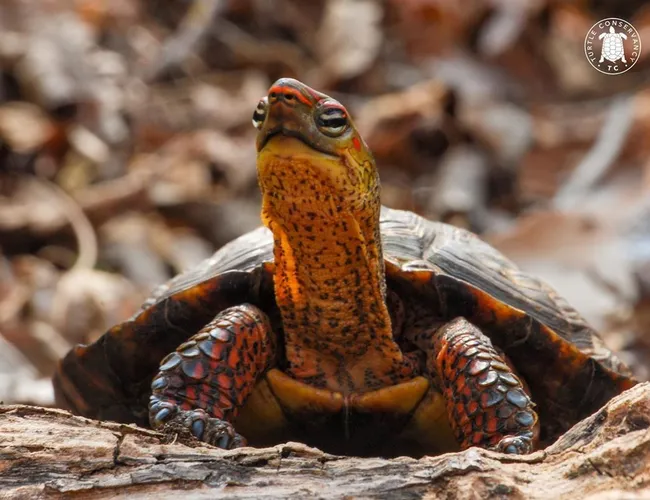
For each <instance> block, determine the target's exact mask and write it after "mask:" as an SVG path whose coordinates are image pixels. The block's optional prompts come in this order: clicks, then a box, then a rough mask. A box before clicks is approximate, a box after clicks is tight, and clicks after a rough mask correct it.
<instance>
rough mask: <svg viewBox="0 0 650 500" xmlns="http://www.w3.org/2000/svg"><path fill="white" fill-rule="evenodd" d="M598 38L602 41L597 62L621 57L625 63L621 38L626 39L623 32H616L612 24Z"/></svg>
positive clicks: (612, 60) (613, 60) (614, 60)
mask: <svg viewBox="0 0 650 500" xmlns="http://www.w3.org/2000/svg"><path fill="white" fill-rule="evenodd" d="M598 39H599V40H602V41H603V47H602V50H601V52H600V60H599V61H598V62H599V63H601V62H603V61H604V60H605V59H607V60H608V61H611V62H616V61H618V60H619V59H621V60H622V61H623V62H624V63H627V61H626V60H625V47H624V46H623V40H627V35H626V34H625V33H616V31H615V30H614V26H610V27H609V33H601V34H600V36H599V37H598Z"/></svg>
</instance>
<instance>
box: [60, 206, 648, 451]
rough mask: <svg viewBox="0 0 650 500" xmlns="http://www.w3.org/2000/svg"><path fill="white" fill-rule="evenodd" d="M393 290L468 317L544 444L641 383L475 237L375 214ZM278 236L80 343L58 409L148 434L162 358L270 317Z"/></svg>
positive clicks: (171, 286) (243, 244)
mask: <svg viewBox="0 0 650 500" xmlns="http://www.w3.org/2000/svg"><path fill="white" fill-rule="evenodd" d="M381 233H382V242H383V248H384V257H385V259H386V277H387V283H388V286H389V287H390V288H391V289H392V290H394V291H396V292H397V293H398V294H399V295H400V296H401V297H402V298H403V299H405V300H407V301H417V302H419V303H420V304H421V305H424V306H425V307H430V308H433V309H435V310H436V311H437V312H438V314H442V315H443V317H445V318H449V319H450V320H451V319H453V318H456V317H459V316H463V317H465V318H466V319H468V320H469V321H471V322H472V323H474V324H475V325H477V326H478V327H479V328H481V329H482V330H483V332H484V333H485V334H486V335H488V336H489V337H490V338H491V339H492V341H493V343H494V344H495V345H496V346H497V347H498V348H500V349H501V350H502V351H504V352H505V354H506V355H507V357H508V358H509V359H510V361H511V362H512V363H513V364H514V366H515V367H516V369H517V371H518V372H519V374H520V375H522V376H523V378H524V379H525V380H526V382H527V383H528V385H529V387H530V390H531V392H532V397H533V400H534V401H535V402H536V403H537V405H538V410H539V414H540V421H541V423H542V433H543V437H545V438H546V440H550V439H553V438H554V437H556V436H557V435H558V434H559V433H561V432H563V431H564V430H566V429H567V428H568V427H569V426H571V425H572V424H574V423H575V422H577V421H578V420H579V419H581V418H583V417H585V416H587V415H589V414H591V413H593V412H594V411H596V410H597V409H598V408H600V407H601V406H602V405H603V404H604V403H605V402H607V401H608V400H609V399H611V398H612V397H613V396H615V395H617V394H619V393H620V392H622V391H623V390H625V389H627V388H629V387H632V386H633V385H634V384H635V383H636V381H635V380H634V379H633V378H632V377H631V376H630V374H629V372H628V370H627V368H626V367H625V366H624V365H623V364H622V363H621V362H620V361H619V360H618V358H616V356H615V355H614V354H613V353H612V352H611V351H609V350H608V349H607V348H606V347H605V346H604V344H603V342H602V340H601V339H600V337H599V336H598V334H597V333H596V332H595V331H594V330H593V329H592V328H590V327H589V325H588V324H587V323H586V322H585V320H584V319H583V318H582V317H581V316H580V315H579V314H578V313H577V312H576V311H575V310H574V309H573V308H572V307H571V306H569V304H568V303H567V302H566V301H565V300H564V299H562V298H561V297H559V296H558V295H557V293H556V292H555V291H554V290H553V289H552V288H550V287H549V286H548V285H546V284H544V283H543V282H542V281H540V280H538V279H536V278H534V277H532V276H530V275H528V274H526V273H524V272H522V271H520V270H519V269H518V268H517V266H515V264H513V263H512V262H510V261H509V260H507V259H506V258H505V257H504V256H503V255H501V254H500V253H499V252H498V251H496V250H495V249H493V248H492V247H490V246H489V245H488V244H486V243H484V242H483V241H481V240H480V239H479V238H478V237H477V236H475V235H473V234H472V233H470V232H468V231H465V230H462V229H459V228H456V227H453V226H450V225H447V224H443V223H437V222H431V221H428V220H426V219H423V218H422V217H419V216H417V215H415V214H413V213H411V212H404V211H398V210H391V209H388V208H382V213H381ZM272 273H273V239H272V235H271V232H270V231H269V230H268V229H266V228H258V229H256V230H254V231H252V232H250V233H247V234H245V235H243V236H241V237H240V238H238V239H236V240H234V241H232V242H231V243H229V244H227V245H225V246H224V247H223V248H221V249H220V250H219V251H217V252H216V253H215V254H214V255H213V256H212V257H211V258H210V259H208V260H207V261H205V262H203V263H202V264H201V265H200V266H198V267H197V268H195V269H194V270H191V271H189V272H186V273H184V274H181V275H179V276H177V277H176V278H174V279H172V280H171V281H170V282H168V283H167V284H165V285H163V286H161V287H160V288H159V289H157V290H156V291H155V293H154V294H153V296H152V297H151V298H150V299H149V300H148V301H147V302H146V303H145V304H144V305H143V307H142V309H141V310H140V312H138V313H137V314H136V315H135V316H134V317H132V318H131V319H129V320H127V321H125V322H124V323H121V324H118V325H116V326H114V327H113V328H111V329H110V330H109V331H107V332H106V333H105V334H104V335H103V336H102V337H101V338H99V339H98V340H97V341H96V342H95V343H93V344H91V345H89V346H77V347H76V348H75V349H73V350H72V351H71V352H70V353H69V354H68V355H67V356H66V357H65V358H64V359H63V360H62V362H61V365H60V367H59V370H58V372H57V374H56V375H55V378H54V386H55V394H56V398H57V402H58V403H59V404H60V405H61V406H63V407H67V408H69V409H71V410H73V411H74V412H76V413H79V414H81V415H84V416H88V417H94V418H100V419H106V420H115V421H120V422H135V423H138V424H141V425H147V424H148V422H147V403H148V397H149V394H150V383H151V379H152V377H153V376H154V375H155V373H156V372H157V370H158V367H159V363H160V360H162V359H163V358H164V357H165V356H166V355H167V354H168V353H169V352H171V351H173V350H174V349H176V347H177V346H178V345H180V344H181V343H183V342H184V341H185V340H186V339H187V338H189V337H190V336H192V335H193V334H195V333H196V332H197V331H198V330H199V329H200V328H201V327H203V326H204V325H205V324H206V323H208V322H209V321H210V320H211V319H212V318H213V317H214V316H215V315H216V314H218V313H219V312H220V311H221V310H223V309H225V308H227V307H230V306H233V305H236V304H240V303H243V302H249V303H253V304H255V305H257V306H259V307H261V308H262V309H263V310H265V311H269V312H271V314H273V311H275V312H276V313H277V308H276V306H275V302H274V297H273V274H272Z"/></svg>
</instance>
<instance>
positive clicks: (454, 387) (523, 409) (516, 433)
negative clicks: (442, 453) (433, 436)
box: [415, 318, 539, 454]
mask: <svg viewBox="0 0 650 500" xmlns="http://www.w3.org/2000/svg"><path fill="white" fill-rule="evenodd" d="M415 340H416V342H417V344H418V345H419V346H420V347H421V348H424V349H425V351H427V357H428V361H427V363H428V365H429V369H430V370H431V372H432V374H434V375H436V376H437V378H438V380H439V381H440V384H441V389H442V391H443V394H444V396H445V399H446V404H447V413H448V417H449V421H450V423H451V426H452V428H453V430H454V433H455V435H456V439H457V440H458V442H459V443H460V446H461V448H462V449H466V448H469V447H470V446H480V447H482V448H491V449H495V450H497V451H501V452H504V453H512V454H524V453H530V452H532V451H533V449H534V447H535V445H536V444H537V439H538V435H539V424H538V419H537V413H536V412H535V410H534V409H533V407H534V403H533V402H532V401H531V400H530V398H529V396H528V394H526V391H525V389H524V386H523V384H522V382H521V380H520V379H519V377H518V376H517V375H516V374H515V373H514V372H513V371H512V369H511V368H510V367H509V366H508V364H507V363H506V361H505V359H504V358H503V356H502V355H501V354H500V353H499V352H498V351H497V350H496V349H495V348H494V346H493V345H492V341H491V340H490V339H489V338H488V337H487V336H486V335H484V334H483V333H482V332H481V331H480V330H479V329H478V328H477V327H475V326H474V325H472V324H471V323H469V322H468V321H467V320H465V319H464V318H456V319H455V320H453V321H451V322H449V323H446V324H445V325H443V326H441V327H440V328H438V329H436V330H434V331H432V332H429V333H428V334H425V335H419V336H417V338H416V339H415ZM423 344H425V345H428V349H427V348H426V347H425V346H424V345H423Z"/></svg>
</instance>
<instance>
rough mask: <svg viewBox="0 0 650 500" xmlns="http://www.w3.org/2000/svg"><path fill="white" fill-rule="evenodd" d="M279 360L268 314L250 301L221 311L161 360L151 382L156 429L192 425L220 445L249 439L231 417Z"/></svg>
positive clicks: (230, 445)
mask: <svg viewBox="0 0 650 500" xmlns="http://www.w3.org/2000/svg"><path fill="white" fill-rule="evenodd" d="M274 359H275V337H274V336H273V332H272V331H271V325H270V322H269V319H268V317H267V316H266V314H265V313H264V312H262V311H261V310H260V309H259V308H257V307H255V306H253V305H251V304H243V305H240V306H235V307H231V308H229V309H226V310H224V311H222V312H221V313H220V314H218V315H217V316H216V317H215V318H214V320H212V321H211V322H210V323H208V324H207V325H206V326H205V327H204V328H203V329H202V330H201V331H200V332H199V333H197V334H196V335H194V336H193V337H192V338H190V339H189V340H188V341H187V342H185V343H184V344H182V345H180V346H179V347H178V349H176V351H174V352H172V353H171V354H169V355H168V356H167V357H166V358H165V359H163V361H162V363H161V364H160V372H159V373H158V375H157V376H156V377H154V379H153V382H152V383H151V389H152V396H151V398H150V401H149V421H150V423H151V426H152V427H153V428H154V429H160V428H164V429H174V428H175V427H178V426H181V427H186V428H188V429H189V430H190V431H191V432H192V434H193V435H194V436H196V438H197V439H200V440H202V441H205V442H207V443H210V444H212V445H214V446H218V447H220V448H226V449H228V448H236V447H238V446H244V445H245V444H246V441H245V439H244V438H243V437H242V436H240V435H239V434H237V433H236V432H235V430H234V428H233V426H232V425H231V423H230V422H232V420H233V419H234V418H235V417H236V416H237V414H238V412H239V410H240V409H241V407H242V406H243V405H244V403H245V402H246V399H247V398H248V396H249V395H250V394H251V393H252V392H253V389H254V387H255V384H256V382H257V380H258V378H259V376H260V375H261V374H263V373H264V372H266V371H267V369H268V368H269V367H270V365H271V363H272V362H273V360H274Z"/></svg>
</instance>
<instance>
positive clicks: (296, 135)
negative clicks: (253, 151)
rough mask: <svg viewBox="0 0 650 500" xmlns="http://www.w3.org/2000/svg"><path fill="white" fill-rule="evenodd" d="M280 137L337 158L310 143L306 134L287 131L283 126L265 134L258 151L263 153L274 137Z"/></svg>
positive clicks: (278, 126)
mask: <svg viewBox="0 0 650 500" xmlns="http://www.w3.org/2000/svg"><path fill="white" fill-rule="evenodd" d="M278 136H284V137H291V138H293V139H298V140H299V141H300V142H302V143H303V144H305V145H307V146H309V147H310V148H311V149H313V150H315V151H318V152H319V153H322V154H324V155H327V156H331V157H335V155H333V154H332V152H331V151H327V150H325V149H323V148H322V147H319V146H318V144H314V143H313V142H311V141H309V140H308V139H307V137H305V136H304V134H301V133H300V132H299V131H298V130H291V129H287V128H286V127H284V126H283V125H277V126H275V127H273V128H271V129H269V130H268V131H267V132H266V133H265V134H264V137H263V138H262V142H261V143H260V146H259V149H258V151H262V150H263V149H264V148H265V147H266V145H267V144H268V143H269V141H270V140H271V139H273V138H274V137H278Z"/></svg>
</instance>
